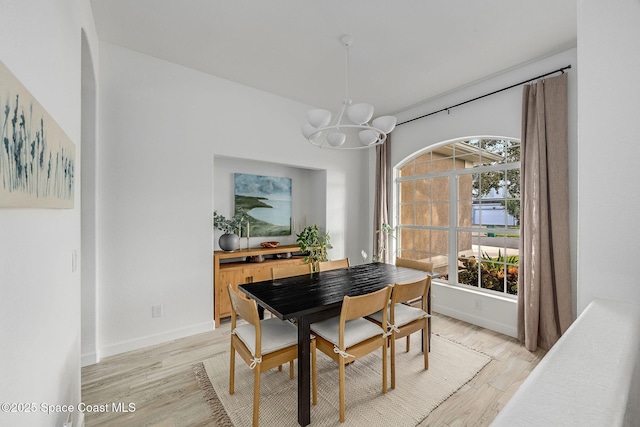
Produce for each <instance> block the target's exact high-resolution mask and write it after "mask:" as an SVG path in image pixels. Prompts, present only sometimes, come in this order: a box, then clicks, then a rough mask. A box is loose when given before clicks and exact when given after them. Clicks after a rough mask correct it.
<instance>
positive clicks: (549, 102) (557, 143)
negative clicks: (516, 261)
mask: <svg viewBox="0 0 640 427" xmlns="http://www.w3.org/2000/svg"><path fill="white" fill-rule="evenodd" d="M567 126H568V125H567V75H566V74H564V73H563V74H562V75H560V76H557V77H551V78H548V79H544V80H538V81H537V82H534V83H532V84H530V85H525V86H524V90H523V97H522V149H521V150H522V151H521V203H522V207H521V218H520V219H521V223H520V226H521V236H520V251H521V252H520V275H519V284H518V338H519V339H520V341H522V342H523V343H524V344H525V346H526V348H527V349H528V350H530V351H535V350H536V349H537V347H538V346H540V347H542V348H543V349H546V350H548V349H549V348H551V346H552V345H553V344H555V342H556V341H557V340H558V339H559V338H560V336H561V335H562V334H563V333H564V332H565V331H566V330H567V328H568V327H569V325H570V324H571V322H572V321H573V315H572V312H571V260H570V250H569V184H568V141H567V139H568V137H567Z"/></svg>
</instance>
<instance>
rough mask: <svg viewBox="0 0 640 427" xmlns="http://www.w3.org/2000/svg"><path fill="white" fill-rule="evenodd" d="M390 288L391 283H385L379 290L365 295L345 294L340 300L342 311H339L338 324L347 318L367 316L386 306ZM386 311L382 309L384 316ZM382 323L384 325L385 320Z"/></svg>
mask: <svg viewBox="0 0 640 427" xmlns="http://www.w3.org/2000/svg"><path fill="white" fill-rule="evenodd" d="M392 288H393V287H392V286H391V285H387V286H385V287H384V288H382V289H380V290H377V291H375V292H371V293H368V294H365V295H359V296H357V297H350V296H348V295H347V296H345V297H344V299H343V301H342V311H341V312H340V325H341V326H342V325H343V324H344V322H346V321H348V320H352V319H357V318H359V317H364V316H368V315H369V314H372V313H375V312H376V311H379V310H382V309H383V308H386V307H387V304H389V298H390V296H391V289H392ZM386 312H387V310H382V314H383V317H385V316H386ZM385 320H386V319H385ZM383 324H385V325H386V322H384V323H383Z"/></svg>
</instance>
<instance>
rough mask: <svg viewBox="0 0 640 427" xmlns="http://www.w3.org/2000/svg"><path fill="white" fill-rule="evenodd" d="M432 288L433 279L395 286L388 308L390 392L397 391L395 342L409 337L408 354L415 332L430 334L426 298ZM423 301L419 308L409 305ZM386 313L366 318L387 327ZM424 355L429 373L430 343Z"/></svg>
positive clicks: (382, 312)
mask: <svg viewBox="0 0 640 427" xmlns="http://www.w3.org/2000/svg"><path fill="white" fill-rule="evenodd" d="M430 285H431V276H428V277H426V278H424V279H421V280H417V281H414V282H407V283H396V284H395V285H394V286H393V290H392V291H391V304H390V305H389V308H388V312H389V313H388V319H389V329H390V332H391V338H390V339H391V388H396V340H397V339H399V338H403V337H407V350H406V351H407V352H408V351H409V344H408V342H409V340H410V338H411V337H410V335H411V334H413V333H414V332H418V331H423V333H424V332H427V331H428V322H427V320H428V319H429V317H430V315H429V314H428V313H427V295H428V293H429V286H430ZM416 299H418V300H419V301H420V307H413V306H411V305H409V304H407V303H408V302H409V301H415V300H416ZM386 311H387V310H380V311H377V312H375V313H373V314H372V315H370V316H368V317H367V318H368V319H370V320H373V321H374V322H375V323H376V324H380V325H384V324H385V323H384V319H383V317H384V314H385V312H386ZM422 353H424V369H429V340H427V348H423V349H422Z"/></svg>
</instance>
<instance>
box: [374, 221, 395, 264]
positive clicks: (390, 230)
mask: <svg viewBox="0 0 640 427" xmlns="http://www.w3.org/2000/svg"><path fill="white" fill-rule="evenodd" d="M395 231H396V229H395V228H394V227H392V226H390V225H389V224H387V223H386V222H383V223H382V225H380V229H379V230H378V231H376V234H377V235H378V253H377V254H376V255H374V256H373V262H384V254H385V252H386V251H387V243H388V242H389V237H391V238H392V239H395V238H396V236H394V233H395Z"/></svg>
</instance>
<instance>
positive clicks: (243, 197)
mask: <svg viewBox="0 0 640 427" xmlns="http://www.w3.org/2000/svg"><path fill="white" fill-rule="evenodd" d="M234 187H235V190H234V195H235V213H236V214H237V213H242V214H244V216H245V219H246V221H247V222H248V224H249V226H247V225H246V224H243V225H242V227H241V228H242V236H243V237H246V235H247V232H248V234H249V236H251V237H260V236H288V235H290V234H291V178H283V177H274V176H262V175H250V174H245V173H236V174H234Z"/></svg>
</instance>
